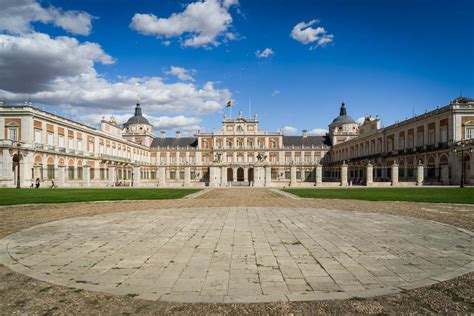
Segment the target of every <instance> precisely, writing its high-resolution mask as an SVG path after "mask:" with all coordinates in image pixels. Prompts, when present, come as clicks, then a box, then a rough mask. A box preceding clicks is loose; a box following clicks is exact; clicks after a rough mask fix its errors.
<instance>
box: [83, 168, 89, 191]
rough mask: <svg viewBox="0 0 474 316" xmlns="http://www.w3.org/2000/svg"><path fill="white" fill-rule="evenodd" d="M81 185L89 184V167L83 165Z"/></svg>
mask: <svg viewBox="0 0 474 316" xmlns="http://www.w3.org/2000/svg"><path fill="white" fill-rule="evenodd" d="M82 170H83V172H82V185H83V186H85V187H90V186H91V167H89V166H88V165H85V166H83V167H82Z"/></svg>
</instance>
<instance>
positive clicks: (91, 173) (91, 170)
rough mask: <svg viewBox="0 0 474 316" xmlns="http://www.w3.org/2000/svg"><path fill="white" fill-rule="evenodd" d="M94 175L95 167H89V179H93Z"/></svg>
mask: <svg viewBox="0 0 474 316" xmlns="http://www.w3.org/2000/svg"><path fill="white" fill-rule="evenodd" d="M94 177H95V169H94V168H91V169H90V179H91V180H93V179H94Z"/></svg>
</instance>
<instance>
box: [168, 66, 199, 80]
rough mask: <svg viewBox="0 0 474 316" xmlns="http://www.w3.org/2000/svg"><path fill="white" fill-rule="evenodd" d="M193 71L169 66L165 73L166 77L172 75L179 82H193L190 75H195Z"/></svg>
mask: <svg viewBox="0 0 474 316" xmlns="http://www.w3.org/2000/svg"><path fill="white" fill-rule="evenodd" d="M195 72H196V71H195V70H194V69H191V70H188V69H186V68H183V67H177V66H171V67H170V69H169V70H168V71H167V72H166V73H167V74H168V75H173V76H175V77H178V79H179V80H183V81H194V78H193V76H192V75H191V73H195Z"/></svg>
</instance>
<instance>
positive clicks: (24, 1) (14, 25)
mask: <svg viewBox="0 0 474 316" xmlns="http://www.w3.org/2000/svg"><path fill="white" fill-rule="evenodd" d="M1 8H2V9H1V10H0V31H6V32H8V33H12V34H22V33H28V32H32V31H33V29H32V26H31V24H32V23H34V22H41V23H52V24H54V25H55V26H57V27H60V28H62V29H64V30H66V31H68V32H70V33H73V34H79V35H89V34H90V32H91V30H92V19H93V17H92V16H91V15H90V14H89V13H87V12H83V11H63V10H62V9H60V8H55V7H53V6H50V7H48V8H43V7H42V6H41V5H40V4H39V3H38V2H37V1H35V0H2V1H1Z"/></svg>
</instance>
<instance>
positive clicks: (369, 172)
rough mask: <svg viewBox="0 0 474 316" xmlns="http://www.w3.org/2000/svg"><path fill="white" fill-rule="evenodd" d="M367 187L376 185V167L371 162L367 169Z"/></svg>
mask: <svg viewBox="0 0 474 316" xmlns="http://www.w3.org/2000/svg"><path fill="white" fill-rule="evenodd" d="M365 174H366V179H365V185H366V186H371V185H372V184H373V183H374V166H373V165H372V164H371V163H370V162H369V163H368V164H367V166H366V167H365Z"/></svg>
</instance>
